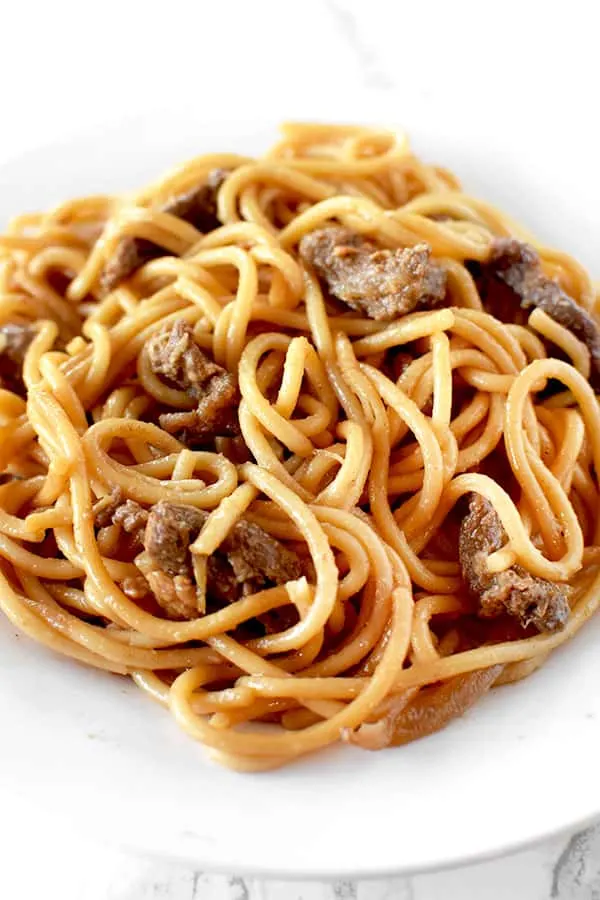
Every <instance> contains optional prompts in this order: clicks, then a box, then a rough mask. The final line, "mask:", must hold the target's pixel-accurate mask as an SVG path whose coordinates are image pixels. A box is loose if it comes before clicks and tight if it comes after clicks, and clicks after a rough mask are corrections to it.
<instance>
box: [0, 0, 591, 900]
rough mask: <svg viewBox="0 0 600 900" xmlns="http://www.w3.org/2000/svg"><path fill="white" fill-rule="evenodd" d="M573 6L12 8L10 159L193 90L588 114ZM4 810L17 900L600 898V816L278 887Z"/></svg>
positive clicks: (10, 884)
mask: <svg viewBox="0 0 600 900" xmlns="http://www.w3.org/2000/svg"><path fill="white" fill-rule="evenodd" d="M569 9H570V11H571V12H570V14H569V15H568V16H565V15H564V12H563V10H557V12H556V13H555V12H554V11H553V10H552V9H551V7H550V6H548V5H546V6H545V7H544V13H543V15H544V33H543V37H542V36H541V33H540V26H539V23H538V15H539V12H538V9H537V4H524V3H519V4H518V5H517V3H515V2H513V0H505V3H504V4H503V5H502V14H501V15H500V14H499V10H498V9H497V8H496V7H493V8H491V7H489V6H488V5H486V4H481V3H475V2H461V0H459V2H453V3H452V4H442V3H437V2H436V3H433V2H421V3H419V4H411V5H410V8H409V7H408V6H405V5H404V4H397V5H394V6H392V4H390V3H389V0H369V2H368V3H362V2H358V0H349V2H344V0H303V2H302V3H301V4H288V3H278V2H276V0H253V2H252V3H244V2H241V0H239V2H236V0H229V2H225V0H222V2H221V3H220V4H208V3H202V4H201V3H197V2H184V0H169V3H168V4H163V3H152V2H147V3H145V4H140V3H137V2H129V3H128V2H127V0H119V2H116V0H103V3H102V4H101V5H97V6H95V7H94V8H93V10H92V8H91V7H90V5H88V4H85V3H78V2H76V0H54V2H53V3H51V4H39V5H38V4H36V5H35V6H34V5H32V4H27V3H23V4H10V5H9V7H7V9H5V10H4V15H3V33H4V37H5V40H4V41H3V50H2V54H0V83H1V84H2V85H3V86H4V90H3V96H2V126H0V132H1V134H2V140H1V141H0V162H1V161H2V160H3V159H6V158H9V157H12V156H15V155H17V154H19V153H21V152H23V151H24V150H27V149H28V148H30V147H35V146H36V145H39V144H42V143H47V142H50V141H53V140H56V139H58V138H65V137H67V136H68V135H69V133H72V132H76V131H79V130H81V129H86V130H90V129H94V128H98V127H101V125H102V123H103V122H107V121H109V120H111V119H115V118H116V117H118V116H123V115H126V114H128V113H131V112H139V111H142V110H146V109H154V108H157V109H158V108H160V107H161V106H164V105H165V104H168V103H169V101H170V99H171V98H173V97H180V96H181V95H182V94H184V95H185V94H187V95H189V96H195V97H197V102H198V103H199V104H203V103H211V104H212V108H213V109H214V106H215V103H217V102H218V103H219V104H221V105H222V107H223V109H224V110H226V106H227V102H228V99H229V98H232V97H235V98H236V99H237V101H238V102H239V98H240V96H242V97H243V98H244V99H246V98H247V100H248V102H256V103H258V104H260V106H261V109H263V111H264V110H268V109H269V106H270V104H272V105H273V106H274V108H276V109H278V110H279V109H281V108H282V101H283V100H286V101H289V109H290V112H291V114H292V115H293V114H295V111H296V110H297V109H299V108H302V109H303V110H305V111H308V110H312V111H313V113H312V114H314V115H315V117H317V116H319V115H326V113H325V112H323V110H325V109H327V110H331V109H332V107H333V108H335V104H336V99H337V98H341V97H343V98H344V99H345V100H346V101H348V98H350V100H351V98H352V92H353V90H361V89H364V88H370V89H372V90H373V91H376V92H378V93H379V94H380V95H381V96H383V97H386V98H388V101H389V108H390V110H392V111H393V115H394V116H395V117H399V116H400V115H401V110H402V97H403V96H406V95H407V93H408V92H410V94H411V95H412V96H413V97H414V96H415V95H416V96H418V97H421V98H423V100H426V99H427V97H430V96H432V95H434V94H438V95H441V96H442V97H443V98H445V99H447V102H448V104H463V105H464V104H472V105H473V107H474V109H475V110H476V107H477V104H478V103H484V102H485V103H498V104H499V107H500V108H501V111H502V115H503V116H506V118H507V127H510V110H509V104H508V105H507V98H511V97H512V98H515V102H530V100H531V97H532V96H534V95H535V92H536V90H539V89H541V88H542V87H543V90H544V92H546V93H548V92H550V93H551V94H552V96H553V97H555V101H556V110H557V118H559V119H560V116H561V109H562V108H564V107H565V105H566V104H567V103H568V109H569V116H568V118H569V120H570V121H571V122H572V121H574V120H575V119H576V117H577V115H578V114H579V113H580V112H582V111H581V110H579V109H578V103H579V100H578V97H577V92H573V90H572V88H573V80H572V78H566V77H565V67H563V66H560V65H549V62H551V58H550V57H549V56H548V54H547V48H548V47H549V46H552V45H556V46H565V45H569V44H572V43H576V44H577V56H578V61H577V71H576V73H575V76H576V77H577V78H580V79H587V80H588V81H590V80H591V81H593V80H595V79H597V74H596V62H595V60H596V46H595V41H596V33H597V31H596V29H595V28H594V27H585V26H586V20H585V17H586V16H588V15H589V16H593V15H594V14H593V13H592V12H589V13H588V12H587V11H585V8H584V6H583V4H581V3H578V2H577V0H575V2H572V3H571V4H569ZM592 24H593V23H592V21H590V26H591V25H592ZM492 31H493V35H494V40H493V42H492V41H490V39H489V36H490V33H491V32H492ZM433 59H435V60H437V61H438V64H437V65H436V66H432V65H431V61H432V60H433ZM440 59H442V60H444V65H443V66H440V64H439V60H440ZM508 60H510V63H509V62H508ZM440 71H443V72H444V77H443V79H441V78H440ZM305 114H310V113H306V112H305ZM356 118H357V119H359V118H360V110H356ZM157 127H160V122H159V121H157ZM40 759H41V761H43V757H42V755H41V756H40ZM491 814H493V811H492V812H491ZM1 819H2V821H1V824H0V840H1V846H2V865H1V866H0V894H1V896H3V897H7V898H8V897H10V898H11V900H35V898H38V897H39V898H42V897H43V898H50V900H52V898H55V897H56V898H58V897H60V898H61V900H159V898H161V900H198V898H203V900H259V898H261V900H284V898H285V900H334V898H336V900H392V898H394V900H437V898H444V900H470V898H477V900H480V898H481V900H484V898H485V900H504V898H507V897H513V898H515V900H546V898H562V900H575V898H578V900H579V898H581V900H592V898H600V826H599V827H596V828H591V829H588V830H585V831H582V832H580V833H578V834H575V835H572V836H568V835H567V836H564V837H561V838H556V839H553V840H552V841H550V842H547V843H545V844H543V845H541V846H538V847H535V848H532V849H528V850H526V851H523V852H521V853H519V854H516V855H513V856H511V857H507V858H505V859H501V860H494V861H490V862H486V863H482V864H479V865H476V866H470V867H469V868H466V869H464V868H463V869H457V870H454V871H451V872H444V873H437V874H427V875H419V876H415V877H412V878H397V879H386V880H381V881H374V882H364V883H362V882H361V883H357V882H345V881H337V882H334V883H315V882H312V883H311V882H294V883H282V882H269V881H261V880H257V879H255V878H247V879H245V878H242V877H239V876H237V875H210V874H207V873H204V872H201V871H196V870H194V869H193V868H185V867H182V866H173V865H171V864H169V863H168V862H165V861H157V860H147V859H140V858H134V857H133V856H129V855H127V854H125V853H123V852H121V851H118V850H114V849H109V848H107V847H105V846H101V845H99V844H95V843H92V842H90V841H89V840H88V839H86V838H85V837H82V836H81V835H77V834H75V829H74V831H73V833H69V834H64V833H55V831H53V829H52V828H44V829H43V830H42V831H40V830H39V828H37V830H36V826H37V823H34V822H31V821H22V820H20V819H19V811H18V810H10V809H9V810H7V809H6V808H3V815H2V817H1Z"/></svg>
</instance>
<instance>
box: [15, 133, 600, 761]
mask: <svg viewBox="0 0 600 900" xmlns="http://www.w3.org/2000/svg"><path fill="white" fill-rule="evenodd" d="M211 191H213V193H211ZM198 192H199V193H198ZM199 197H200V198H201V199H202V202H203V203H204V204H205V208H202V210H201V213H202V215H204V216H205V218H204V220H201V219H200V218H198V215H199V214H198V213H197V211H196V213H194V215H196V218H194V217H193V216H192V214H191V213H189V209H192V208H193V204H194V203H197V202H199V201H198V198H199ZM186 204H187V205H186ZM182 210H183V211H182ZM186 210H187V211H186ZM209 213H210V217H212V219H211V221H212V222H213V224H211V225H206V224H201V221H203V222H204V223H206V221H208V220H207V219H206V216H208V215H209ZM331 235H338V237H337V238H336V240H338V239H339V240H341V238H339V235H344V236H345V237H344V240H345V241H346V242H347V245H343V244H339V245H336V247H335V249H334V251H333V253H332V254H331V255H330V256H328V257H324V256H323V255H322V254H323V252H324V251H323V249H322V248H323V247H324V246H325V244H324V243H323V242H325V241H326V240H330V236H331ZM348 235H350V237H348ZM328 236H329V237H328ZM307 241H308V242H309V243H307ZM311 241H312V242H313V243H312V244H310V242H311ZM319 241H322V243H321V244H319V243H318V242H319ZM524 241H529V242H530V243H532V244H533V247H531V246H528V245H526V244H524V243H523V242H524ZM306 247H312V249H311V251H310V252H311V253H313V256H312V257H310V256H309V255H308V252H309V251H308V250H306V249H303V248H306ZM499 247H500V248H502V247H503V248H504V251H503V252H505V253H506V254H510V253H513V254H514V253H515V252H519V253H520V254H521V256H520V257H519V266H521V268H519V269H515V270H512V269H510V268H509V269H508V270H507V269H506V266H509V265H510V264H511V263H507V262H506V260H504V261H501V263H499V264H498V268H497V269H494V268H493V260H494V254H495V253H496V254H497V253H499V252H500V251H499V250H498V248H499ZM515 247H516V248H517V250H515ZM315 248H316V249H315ZM523 248H526V249H523ZM534 248H535V249H534ZM319 254H321V255H319ZM403 254H404V255H403ZM528 254H529V255H528ZM507 258H508V257H507ZM365 260H367V262H366V263H365ZM405 260H410V265H411V266H412V269H411V273H412V274H411V280H409V282H407V283H403V282H402V281H401V280H400V282H398V280H396V281H394V283H393V284H394V286H393V289H390V291H389V295H390V296H391V295H392V294H393V298H394V302H398V297H401V298H405V297H408V296H411V297H412V294H411V291H414V290H416V288H417V287H418V286H419V285H420V286H421V287H422V289H423V292H424V293H423V296H421V297H420V298H419V300H418V301H417V300H415V301H414V302H413V301H412V300H411V304H410V305H409V306H408V307H407V308H406V309H404V308H402V309H401V310H399V311H397V312H396V313H395V314H393V315H392V314H388V311H387V309H386V311H385V314H383V313H382V314H381V315H380V309H379V308H378V309H377V310H376V307H375V306H372V307H371V308H370V307H369V306H368V303H369V302H373V303H376V302H377V303H378V302H380V300H381V297H378V296H375V294H374V293H373V284H374V283H375V282H377V284H379V283H380V282H379V281H377V279H381V278H382V277H383V278H384V277H387V276H386V275H385V273H386V272H387V269H386V267H387V266H390V265H392V262H391V261H393V264H394V265H396V264H397V265H404V262H405ZM119 265H123V266H124V268H123V271H122V272H121V273H120V274H118V276H117V275H115V272H118V266H119ZM361 265H366V266H367V268H368V267H369V266H370V267H371V268H370V269H368V273H367V276H364V279H365V280H364V281H363V282H362V285H363V286H362V288H361V289H360V290H358V291H356V290H355V283H354V282H353V281H352V279H353V278H356V277H358V276H357V274H356V273H357V272H358V273H359V275H360V267H361ZM502 266H504V267H505V268H502ZM527 266H529V268H527ZM328 267H329V268H328ZM352 267H354V268H352ZM524 272H525V275H524V274H523V273H524ZM340 273H342V275H340ZM382 273H384V275H383V276H382ZM507 273H508V274H507ZM395 277H396V279H397V277H398V276H397V275H396V276H395ZM344 278H345V279H346V282H344ZM110 279H112V281H111V280H110ZM336 279H337V281H336ZM369 279H374V280H375V281H369ZM419 279H421V281H419ZM519 279H520V280H519ZM527 279H529V281H528V280H527ZM535 279H537V281H535V286H536V287H535V290H536V291H537V293H535V291H533V288H532V287H531V285H532V284H534V280H535ZM340 282H341V283H340ZM500 282H502V284H501V285H500V287H498V286H499V284H500ZM348 285H350V287H348ZM399 285H400V286H399ZM350 288H351V290H350ZM500 288H501V289H500ZM345 291H346V294H345V293H344V292H345ZM436 291H437V293H438V296H436ZM502 291H503V292H504V293H502ZM510 291H512V292H513V293H512V295H511V297H512V299H509V300H507V297H508V296H509V294H510ZM520 291H521V293H519V292H520ZM526 291H530V293H529V294H527V293H523V292H526ZM544 291H545V293H544ZM428 292H429V293H428ZM495 292H496V293H495ZM531 296H533V297H534V301H531V299H530V297H531ZM373 297H375V299H374V300H373ZM540 297H541V298H542V299H541V300H540V299H539V298H540ZM553 297H554V298H556V297H559V300H560V304H562V306H561V309H560V310H559V311H558V312H557V313H556V314H555V315H553V306H552V302H551V301H552V298H553ZM369 298H370V299H369ZM423 298H424V299H423ZM498 298H500V299H498ZM535 298H537V299H535ZM548 298H550V299H548ZM569 298H570V299H569ZM596 299H597V298H596V294H595V292H594V289H593V287H592V284H591V282H590V280H589V278H588V275H587V273H586V272H585V270H584V269H583V268H582V267H581V266H580V265H578V264H577V263H576V262H575V261H574V260H572V259H571V258H570V257H569V256H567V255H566V254H564V253H561V252H558V251H554V250H550V249H548V248H545V247H543V246H540V245H537V244H535V243H534V242H533V241H532V238H531V237H530V236H529V235H528V234H527V233H526V232H525V231H524V229H522V228H520V227H519V226H517V225H516V224H515V223H513V222H512V221H511V220H510V218H508V217H507V216H505V215H504V214H503V213H501V212H500V211H498V210H496V209H494V208H493V207H491V206H489V205H488V204H487V203H484V202H482V201H480V200H477V199H475V198H472V197H470V196H469V195H467V194H465V193H463V192H462V191H461V188H460V185H459V183H458V181H457V180H456V179H455V177H454V176H453V175H451V174H450V173H448V172H446V171H445V170H442V169H438V168H436V167H433V166H429V165H426V164H424V163H423V162H421V161H420V160H418V159H417V158H416V157H415V156H414V155H413V154H412V153H411V151H410V148H409V145H408V142H407V140H406V138H405V136H404V135H402V134H397V133H395V132H392V131H384V130H376V129H368V128H361V127H354V126H335V125H331V126H330V125H303V124H286V125H284V126H283V127H282V129H281V137H280V140H279V142H278V143H277V144H276V145H275V146H274V147H273V148H272V149H271V150H270V151H269V152H268V153H267V154H266V155H265V156H263V157H262V158H261V159H258V160H253V159H249V158H247V157H240V156H235V155H233V154H224V153H222V154H210V155H206V156H203V157H197V158H196V159H193V160H191V161H190V162H188V163H185V164H183V165H181V166H179V167H178V168H177V169H174V170H173V171H171V172H170V173H167V174H166V175H165V176H164V177H163V178H161V179H160V180H159V181H157V182H155V183H154V184H152V185H149V186H148V187H147V188H145V189H144V190H142V191H140V192H139V193H138V194H136V195H128V196H123V197H116V196H115V197H112V196H104V195H102V196H90V197H83V198H79V199H75V200H70V201H67V202H65V203H63V204H62V205H61V206H59V207H56V208H55V209H54V210H50V211H49V212H45V213H36V214H27V215H24V216H20V217H18V218H15V219H14V220H13V221H12V222H11V223H10V224H9V226H8V228H7V231H6V233H5V234H4V235H2V236H0V465H1V466H2V473H3V474H2V478H1V483H0V558H1V564H0V607H1V608H2V610H3V611H4V613H5V614H6V616H7V617H8V619H9V620H10V621H11V622H12V623H14V624H15V625H16V626H17V627H18V628H20V629H21V630H22V631H24V632H25V633H26V634H28V635H29V636H30V637H32V638H33V639H34V640H36V641H39V642H40V643H42V644H45V645H46V646H48V647H50V648H52V649H53V650H55V651H56V652H58V653H61V654H64V655H67V656H70V657H72V658H73V659H76V660H78V661H80V662H81V663H83V664H85V665H89V666H95V667H96V668H99V669H106V670H108V671H110V672H114V673H118V674H120V675H123V676H130V677H131V678H132V679H133V680H134V681H135V683H136V684H137V685H138V686H139V687H140V688H141V689H142V690H144V691H146V692H147V693H148V694H149V695H150V696H151V697H152V698H154V699H155V700H157V701H158V702H160V703H161V704H162V705H163V706H165V707H166V708H168V709H169V710H170V711H171V713H172V714H173V716H174V718H175V719H176V721H177V722H178V724H179V725H180V726H181V727H182V728H183V729H184V730H185V731H186V732H187V733H188V734H190V735H191V736H192V737H194V738H196V739H197V740H199V741H201V742H202V743H203V744H204V745H205V746H206V747H207V748H208V749H209V752H210V754H211V756H212V757H214V758H215V759H216V760H218V761H219V762H221V763H222V764H224V765H227V766H230V767H232V768H235V769H238V770H240V771H257V770H262V769H268V768H272V767H274V766H280V765H283V764H285V763H288V762H291V761H292V760H294V759H296V758H298V757H301V756H303V755H305V754H308V753H311V752H314V751H317V750H319V749H320V748H322V747H325V746H327V745H329V744H332V743H334V742H336V741H339V740H343V741H345V742H348V743H352V744H355V745H357V746H359V747H363V748H365V749H371V750H374V749H379V748H382V747H386V746H390V745H399V744H403V743H406V742H407V741H410V740H414V739H416V738H419V737H422V736H424V735H427V734H430V733H432V732H434V731H436V730H438V729H440V728H442V727H444V726H445V725H447V724H448V722H450V721H451V720H452V719H454V718H456V717H457V716H460V715H462V714H463V713H464V712H465V710H467V709H468V708H469V707H470V706H472V705H473V704H474V703H476V702H477V701H478V700H479V699H480V698H481V697H482V696H483V695H484V694H485V693H486V692H487V691H488V690H490V689H492V688H494V687H496V686H498V685H500V684H509V683H511V682H513V681H516V680H518V679H520V678H523V677H525V676H527V675H529V674H531V673H532V672H534V671H535V670H536V669H537V668H539V667H540V666H541V665H542V664H543V663H544V662H545V660H546V659H547V658H548V656H549V655H550V653H551V651H552V650H553V649H554V648H555V647H557V646H559V645H560V644H561V643H563V642H564V641H565V640H567V639H568V638H570V637H571V636H572V635H573V634H575V633H576V632H577V631H578V629H579V628H581V627H582V625H583V624H584V623H585V622H586V621H587V619H588V618H589V617H590V616H591V615H593V614H594V612H595V611H596V609H597V606H598V603H599V602H600V590H599V589H598V584H599V579H600V571H599V570H598V566H599V564H600V546H599V545H600V516H599V514H598V509H599V484H598V472H600V411H599V409H598V403H597V399H596V396H595V393H594V389H593V387H592V386H591V385H593V384H594V380H595V377H596V374H597V371H596V368H595V367H596V366H597V364H598V360H599V359H600V349H599V348H600V337H599V338H598V344H597V345H596V344H595V343H594V340H595V338H594V334H595V332H594V329H595V328H596V327H597V323H596V320H595V319H594V309H595V304H596ZM384 300H385V302H391V301H390V300H389V296H388V294H386V295H385V296H384ZM500 301H501V302H500ZM402 302H404V299H402ZM520 302H521V303H522V306H523V307H524V308H527V307H528V306H531V305H533V306H535V307H536V308H534V309H533V311H530V312H528V313H527V314H526V315H525V314H524V313H523V312H522V310H521V308H520ZM511 303H512V306H511V305H510V304H511ZM495 304H496V305H495ZM565 310H566V312H565ZM577 310H579V312H577ZM581 316H585V317H587V318H583V319H582V318H581ZM569 317H571V318H569ZM571 319H572V322H573V324H570V323H571ZM599 334H600V332H599ZM20 342H21V343H20ZM556 384H559V386H560V392H557V391H556V389H555V386H556ZM194 429H196V430H194ZM474 497H475V498H479V500H478V501H477V502H478V503H479V504H480V506H481V504H483V506H482V507H481V508H483V509H484V510H486V511H487V512H486V516H487V517H488V518H487V519H485V520H484V519H483V518H482V519H481V521H480V523H479V526H478V527H480V529H481V530H482V533H483V532H484V531H485V529H486V528H488V530H489V534H490V535H491V534H492V532H494V534H497V535H499V537H498V538H497V539H496V538H494V539H493V540H492V538H490V542H489V546H488V547H487V549H486V550H485V552H484V551H481V548H480V545H479V544H477V543H476V541H477V540H481V535H480V536H479V537H478V538H477V537H475V538H474V537H473V535H469V534H466V533H465V522H466V521H467V516H468V515H473V514H474V513H473V510H474V509H477V507H476V505H475V506H474V505H473V503H474V501H473V498H474ZM467 509H468V510H469V512H468V513H467ZM484 522H485V523H487V524H484ZM490 522H491V523H492V524H489V523H490ZM494 529H495V531H494ZM484 537H485V535H484ZM469 541H471V542H472V543H471V544H470V543H469ZM473 541H475V543H473ZM465 546H466V547H467V549H468V550H469V549H471V550H472V554H471V556H472V559H470V558H466V557H465V552H464V547H465ZM167 550H168V553H171V556H168V553H167ZM478 554H479V555H478ZM467 557H469V553H467ZM480 557H481V559H483V562H482V561H481V559H480ZM173 560H176V564H175V562H173ZM474 565H479V566H480V568H479V569H477V572H476V578H474V576H473V572H472V571H471V570H470V569H469V566H474ZM477 578H478V579H479V582H477ZM507 579H508V582H507V581H506V580H507ZM478 583H479V584H480V585H484V587H478V586H477V585H478ZM505 583H510V585H513V587H511V588H510V591H509V594H508V595H505V594H502V595H500V594H498V595H495V596H496V600H495V603H496V606H495V607H494V608H493V609H492V608H491V606H490V605H489V602H488V600H486V597H487V596H488V594H489V591H490V590H492V589H494V590H495V588H496V587H497V586H498V585H500V584H505ZM515 584H516V585H517V587H514V585H515ZM519 591H520V592H521V594H522V596H525V594H526V593H527V591H530V592H531V591H534V593H535V591H537V592H538V593H537V594H535V596H536V597H538V595H539V594H540V592H541V594H542V595H543V597H544V598H545V599H544V602H543V603H542V607H543V610H544V611H545V612H547V609H548V605H549V604H550V603H551V601H552V602H554V601H553V600H552V598H557V597H558V598H559V599H558V600H556V603H557V604H558V606H557V609H558V610H559V613H560V616H562V618H561V620H560V622H559V623H558V625H557V623H556V622H555V621H553V620H551V619H550V618H548V617H547V618H546V619H545V620H543V621H542V622H541V624H540V620H539V618H536V617H535V616H536V615H537V612H538V609H537V607H536V608H535V609H533V607H532V606H531V603H532V602H533V601H529V602H530V605H529V607H528V608H527V609H525V608H524V607H523V608H521V607H519V606H518V601H519V598H520V596H521V595H520V594H519ZM511 592H512V593H511ZM544 592H545V593H544ZM499 596H501V600H500V601H499V600H498V597H499ZM528 596H531V595H528ZM502 598H503V599H502ZM549 598H550V599H549ZM564 598H566V599H564ZM536 602H537V601H536ZM486 603H488V606H486ZM498 603H500V606H498ZM511 603H512V604H513V605H512V606H511ZM515 603H516V604H517V606H516V607H515ZM560 603H563V605H564V608H563V607H561V606H560ZM502 604H504V605H502ZM544 604H545V605H544ZM532 610H533V611H532ZM536 623H537V624H536ZM546 626H547V627H546ZM558 626H560V627H558ZM537 631H539V632H541V633H537Z"/></svg>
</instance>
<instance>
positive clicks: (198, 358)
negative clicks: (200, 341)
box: [147, 319, 239, 446]
mask: <svg viewBox="0 0 600 900" xmlns="http://www.w3.org/2000/svg"><path fill="white" fill-rule="evenodd" d="M147 349H148V355H149V359H150V365H151V367H152V370H153V372H154V373H155V374H156V375H160V376H161V377H162V378H164V379H165V380H166V381H167V382H168V383H169V385H170V386H172V387H177V388H179V389H180V390H183V391H187V393H188V394H189V396H190V397H191V398H192V399H193V400H194V401H195V402H196V406H195V408H194V409H192V410H183V411H177V412H165V413H162V414H161V415H160V416H159V423H160V426H161V428H164V430H165V431H168V432H169V434H174V435H176V436H177V437H178V438H179V440H181V441H182V442H183V443H185V444H188V445H190V446H193V445H196V444H199V443H202V442H205V441H206V440H207V439H210V438H213V437H232V436H235V435H236V434H239V424H238V418H237V410H238V406H239V391H238V386H237V381H236V378H235V376H234V375H232V374H231V373H230V372H228V371H227V370H226V369H223V368H222V367H221V366H219V365H217V364H216V363H215V362H214V361H213V360H212V359H211V358H210V357H209V356H207V354H206V353H205V352H204V351H203V350H201V349H200V347H199V346H198V345H197V343H196V342H195V340H194V335H193V332H192V329H191V327H190V325H189V324H188V323H187V322H186V321H185V320H184V319H178V320H177V321H176V322H175V324H174V325H170V326H167V327H166V328H163V329H162V330H161V331H159V332H157V334H155V335H153V336H152V337H151V338H150V340H149V341H148V345H147Z"/></svg>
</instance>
